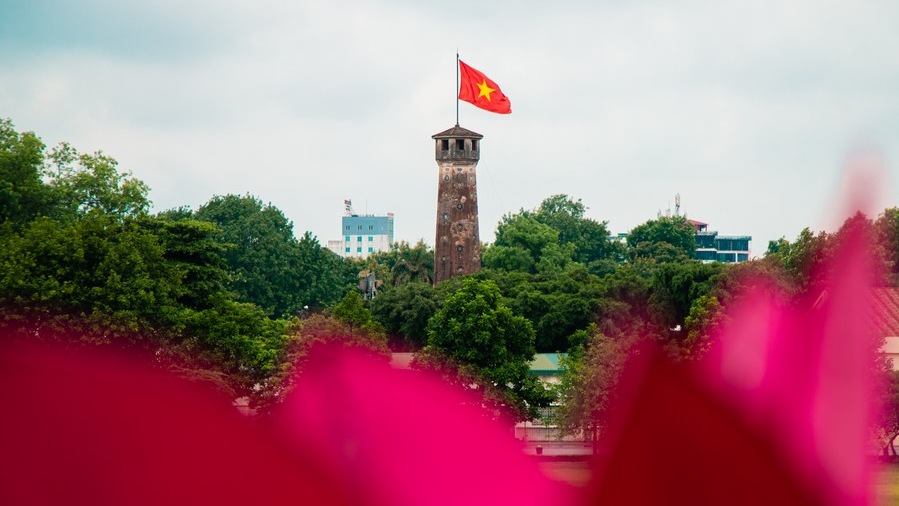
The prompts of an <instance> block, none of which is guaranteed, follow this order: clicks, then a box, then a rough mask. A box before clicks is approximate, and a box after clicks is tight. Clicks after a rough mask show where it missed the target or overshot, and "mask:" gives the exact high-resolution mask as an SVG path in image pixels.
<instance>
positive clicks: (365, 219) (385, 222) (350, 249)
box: [328, 200, 393, 258]
mask: <svg viewBox="0 0 899 506" xmlns="http://www.w3.org/2000/svg"><path fill="white" fill-rule="evenodd" d="M344 203H345V204H346V211H347V214H346V216H344V217H343V219H342V223H341V225H342V227H341V228H342V231H343V237H342V238H341V239H340V240H337V241H328V249H329V250H331V251H333V252H334V253H337V254H338V255H340V256H341V257H343V258H366V257H368V255H370V254H372V253H377V252H379V251H388V250H389V249H390V245H391V244H393V213H387V216H374V215H364V216H360V215H358V214H355V213H353V208H352V203H351V202H350V201H349V200H346V201H344Z"/></svg>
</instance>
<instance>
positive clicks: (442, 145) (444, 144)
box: [440, 139, 449, 151]
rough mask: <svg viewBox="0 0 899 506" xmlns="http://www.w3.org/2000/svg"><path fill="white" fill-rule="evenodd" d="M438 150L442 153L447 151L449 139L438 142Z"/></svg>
mask: <svg viewBox="0 0 899 506" xmlns="http://www.w3.org/2000/svg"><path fill="white" fill-rule="evenodd" d="M440 149H442V150H443V151H449V139H441V140H440Z"/></svg>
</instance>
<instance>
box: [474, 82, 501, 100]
mask: <svg viewBox="0 0 899 506" xmlns="http://www.w3.org/2000/svg"><path fill="white" fill-rule="evenodd" d="M475 84H477V85H478V88H480V90H481V93H480V95H478V98H481V97H487V101H488V102H489V101H490V94H491V93H493V92H494V91H496V90H495V89H493V88H491V87H490V86H487V80H486V79H484V82H482V83H475Z"/></svg>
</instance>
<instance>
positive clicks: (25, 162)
mask: <svg viewBox="0 0 899 506" xmlns="http://www.w3.org/2000/svg"><path fill="white" fill-rule="evenodd" d="M43 160H44V144H43V143H42V142H41V140H40V139H39V138H38V137H37V136H36V135H35V134H34V133H33V132H25V133H21V134H20V133H18V132H16V131H15V129H14V127H13V124H12V122H11V121H9V120H8V119H0V219H2V220H3V221H8V222H10V223H11V224H12V225H13V226H14V227H15V228H18V227H21V226H22V225H23V224H25V223H27V222H29V221H31V220H33V219H34V218H36V217H38V216H39V215H46V214H47V213H48V210H49V206H50V203H51V199H52V196H51V192H50V189H49V188H48V187H47V186H46V185H44V184H43V182H42V178H43V176H44V169H43Z"/></svg>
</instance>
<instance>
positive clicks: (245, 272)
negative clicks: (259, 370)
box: [194, 195, 352, 316]
mask: <svg viewBox="0 0 899 506" xmlns="http://www.w3.org/2000/svg"><path fill="white" fill-rule="evenodd" d="M194 218H196V219H198V220H202V221H208V222H211V223H214V224H216V225H218V227H219V233H218V241H219V242H221V243H223V244H226V245H229V249H228V250H227V251H226V252H225V253H224V256H225V260H226V261H227V263H228V266H229V268H230V270H231V279H230V282H229V285H228V286H229V288H230V289H231V290H233V291H234V292H236V293H237V294H238V300H240V301H242V302H250V303H253V304H256V305H258V306H259V307H261V308H262V309H263V310H265V312H266V313H267V314H269V315H271V316H286V315H293V314H295V313H296V312H297V311H298V310H300V309H301V308H302V307H303V306H306V305H325V304H331V303H333V302H336V300H338V299H339V298H340V297H341V296H342V294H343V293H345V291H346V289H347V287H348V285H349V284H350V283H351V281H352V280H348V279H347V276H346V273H345V272H343V271H342V266H341V260H340V258H339V257H337V256H336V255H334V254H333V253H331V252H330V251H327V250H326V249H325V248H322V247H321V245H320V244H318V240H317V239H315V238H314V237H313V236H312V235H311V234H309V233H306V234H305V235H304V236H303V238H302V239H301V240H299V241H297V239H296V237H294V235H293V224H292V223H291V222H290V221H288V220H287V218H286V217H285V216H284V214H283V213H282V212H281V211H280V210H279V209H278V208H276V207H274V206H272V205H270V204H269V205H263V203H262V202H261V201H260V200H259V199H257V198H256V197H252V196H249V195H247V196H243V197H241V196H237V195H226V196H221V197H214V198H213V199H211V200H210V201H209V202H207V203H206V204H205V205H203V206H202V207H201V208H199V209H198V210H197V211H196V212H195V213H194Z"/></svg>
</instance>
